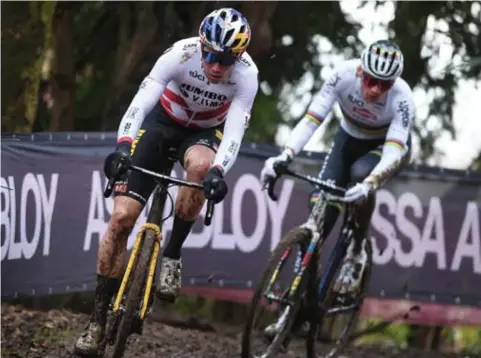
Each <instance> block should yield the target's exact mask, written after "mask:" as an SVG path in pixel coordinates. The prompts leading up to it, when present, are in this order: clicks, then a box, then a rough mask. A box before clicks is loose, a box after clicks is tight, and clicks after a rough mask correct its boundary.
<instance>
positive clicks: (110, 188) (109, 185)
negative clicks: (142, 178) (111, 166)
mask: <svg viewBox="0 0 481 358" xmlns="http://www.w3.org/2000/svg"><path fill="white" fill-rule="evenodd" d="M123 165H124V161H123V160H122V159H121V160H120V161H119V162H118V163H117V167H116V168H115V173H116V175H113V176H112V177H110V178H109V181H108V182H107V186H106V187H105V190H104V198H108V197H110V195H111V194H112V191H113V190H114V183H115V182H116V181H117V179H118V178H119V177H120V174H119V171H120V168H121V167H122V166H123ZM129 169H130V168H127V170H129ZM127 170H125V171H127Z"/></svg>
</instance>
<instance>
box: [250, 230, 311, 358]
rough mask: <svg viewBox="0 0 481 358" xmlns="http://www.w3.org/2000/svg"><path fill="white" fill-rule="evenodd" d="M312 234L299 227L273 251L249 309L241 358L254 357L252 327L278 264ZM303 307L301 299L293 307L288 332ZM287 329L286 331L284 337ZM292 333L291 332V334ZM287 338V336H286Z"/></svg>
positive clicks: (303, 281) (304, 283)
mask: <svg viewBox="0 0 481 358" xmlns="http://www.w3.org/2000/svg"><path fill="white" fill-rule="evenodd" d="M311 235H312V234H311V232H310V231H309V230H308V229H306V228H300V227H297V228H295V229H293V230H291V231H290V232H289V233H287V234H286V235H285V236H284V237H283V238H282V239H281V240H280V241H279V243H278V244H277V246H276V247H275V249H274V250H273V251H272V253H271V256H270V257H269V260H268V261H267V264H266V266H265V268H264V271H263V273H262V275H261V278H260V281H259V283H258V285H257V288H256V291H255V292H254V295H253V296H252V299H251V304H250V307H249V311H248V313H247V319H246V323H245V324H244V331H243V335H242V343H241V357H242V358H252V357H253V355H252V354H251V333H252V326H253V324H254V323H255V322H254V320H255V317H256V311H257V307H258V306H259V304H260V301H261V298H262V296H263V289H264V287H265V286H266V284H267V283H268V281H269V280H270V278H271V276H272V273H273V271H274V270H275V268H276V267H277V263H278V262H279V260H280V259H281V256H282V255H283V254H284V252H285V251H286V249H287V248H289V247H290V246H294V245H299V244H301V243H306V242H308V241H309V240H310V238H311ZM314 260H315V257H313V260H312V261H311V263H312V262H313V261H314ZM309 271H310V270H309V269H306V271H305V272H304V276H303V277H302V280H301V284H300V285H299V289H298V291H297V292H298V294H302V293H303V291H304V290H305V289H306V284H307V281H308V280H306V276H307V275H308V273H309ZM300 306H301V301H300V300H299V299H296V303H295V305H294V307H293V310H292V311H291V312H289V318H288V319H287V320H288V321H287V324H286V328H287V331H290V330H291V328H292V325H293V323H294V320H295V317H296V314H297V312H298V310H299V308H300ZM285 331H286V329H284V335H286V334H285ZM289 333H290V332H289ZM286 336H287V335H286ZM284 339H285V337H283V339H279V340H278V342H279V344H278V345H279V346H280V345H281V344H282V343H283V341H284ZM278 349H279V347H276V349H274V350H273V353H275V352H277V350H278Z"/></svg>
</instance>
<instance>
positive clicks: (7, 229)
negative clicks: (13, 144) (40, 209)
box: [0, 176, 17, 261]
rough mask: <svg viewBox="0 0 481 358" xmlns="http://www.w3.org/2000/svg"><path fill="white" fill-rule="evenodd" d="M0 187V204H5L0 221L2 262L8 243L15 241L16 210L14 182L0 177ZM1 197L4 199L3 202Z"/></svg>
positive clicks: (8, 246) (11, 179) (7, 250)
mask: <svg viewBox="0 0 481 358" xmlns="http://www.w3.org/2000/svg"><path fill="white" fill-rule="evenodd" d="M0 185H1V188H0V200H1V202H2V203H5V206H4V207H2V221H1V224H0V225H1V226H2V228H3V230H2V232H3V233H4V239H3V240H2V241H3V245H2V247H1V249H2V261H3V260H4V259H5V257H6V256H7V253H8V252H9V248H10V243H11V242H14V240H15V223H16V215H17V209H16V205H15V182H14V180H13V177H11V176H9V177H8V182H7V181H6V180H5V179H4V178H3V177H1V178H0ZM1 196H3V197H4V199H3V200H2V199H1Z"/></svg>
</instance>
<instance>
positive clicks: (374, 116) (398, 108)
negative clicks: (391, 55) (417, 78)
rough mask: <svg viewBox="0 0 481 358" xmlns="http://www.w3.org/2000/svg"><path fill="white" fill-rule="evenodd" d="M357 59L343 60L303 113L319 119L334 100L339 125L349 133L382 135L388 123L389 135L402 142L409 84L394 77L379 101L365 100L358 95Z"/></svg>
mask: <svg viewBox="0 0 481 358" xmlns="http://www.w3.org/2000/svg"><path fill="white" fill-rule="evenodd" d="M360 64H361V62H360V61H359V60H350V61H346V62H345V63H343V64H342V65H341V66H339V68H338V69H337V70H336V72H335V73H334V74H333V75H332V76H331V78H330V79H329V80H328V81H326V83H325V85H324V86H323V87H322V89H321V91H320V92H319V93H318V95H317V96H316V98H315V99H314V100H313V102H312V104H311V106H310V107H309V109H308V112H307V114H308V115H309V116H312V118H313V119H315V120H318V121H321V122H322V120H323V119H324V118H325V117H326V116H327V115H328V113H329V112H330V110H331V108H332V105H333V104H334V102H335V101H336V100H337V102H338V103H339V107H340V108H341V111H342V114H343V118H342V119H341V127H342V128H343V129H344V130H345V131H346V132H347V133H348V134H350V135H351V136H353V137H355V138H360V139H378V138H384V137H386V135H387V133H388V131H389V129H390V128H391V126H392V127H393V128H394V127H395V128H396V130H395V131H393V133H392V134H393V136H394V137H393V138H390V139H395V140H399V141H401V142H402V143H403V144H405V143H406V141H407V137H408V134H409V129H410V127H411V124H412V123H411V122H412V120H413V114H414V103H413V93H412V91H411V88H410V87H409V85H408V84H407V83H406V82H405V81H404V80H403V79H402V78H398V79H397V80H396V81H395V82H394V85H393V86H392V87H391V89H390V90H389V91H388V92H387V93H386V95H384V96H383V97H382V98H381V99H380V100H379V101H377V102H374V103H369V102H366V101H364V100H363V99H362V95H361V77H360V76H359V75H358V74H357V69H358V66H359V65H360Z"/></svg>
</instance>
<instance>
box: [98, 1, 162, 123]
mask: <svg viewBox="0 0 481 358" xmlns="http://www.w3.org/2000/svg"><path fill="white" fill-rule="evenodd" d="M127 6H128V4H121V7H120V8H119V17H120V29H119V31H120V32H119V44H118V51H117V54H116V60H115V64H116V65H115V69H114V71H113V73H112V80H111V82H112V86H111V89H110V91H109V94H108V98H107V101H106V104H105V106H104V110H103V114H102V125H101V130H107V129H112V128H114V127H116V125H117V124H118V123H119V120H120V118H119V117H120V116H121V114H120V111H118V110H117V111H115V110H114V108H116V107H117V106H118V105H119V102H120V98H121V96H122V94H123V93H124V92H125V89H126V87H127V85H128V81H129V79H130V78H131V76H132V73H133V71H134V70H135V69H136V68H137V65H138V64H139V62H140V60H141V58H142V56H143V55H144V54H145V51H146V49H147V47H148V46H149V45H150V44H151V43H152V41H153V39H154V38H155V36H156V34H157V31H158V27H159V23H158V21H157V18H156V17H155V14H154V3H152V2H150V3H149V2H142V3H136V4H135V8H136V15H137V20H136V28H135V32H134V34H133V36H131V37H130V39H129V37H128V33H129V32H130V31H129V28H128V23H129V22H130V16H129V15H130V14H129V12H128V8H126V7H127ZM127 20H128V21H127ZM129 102H130V101H129Z"/></svg>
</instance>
